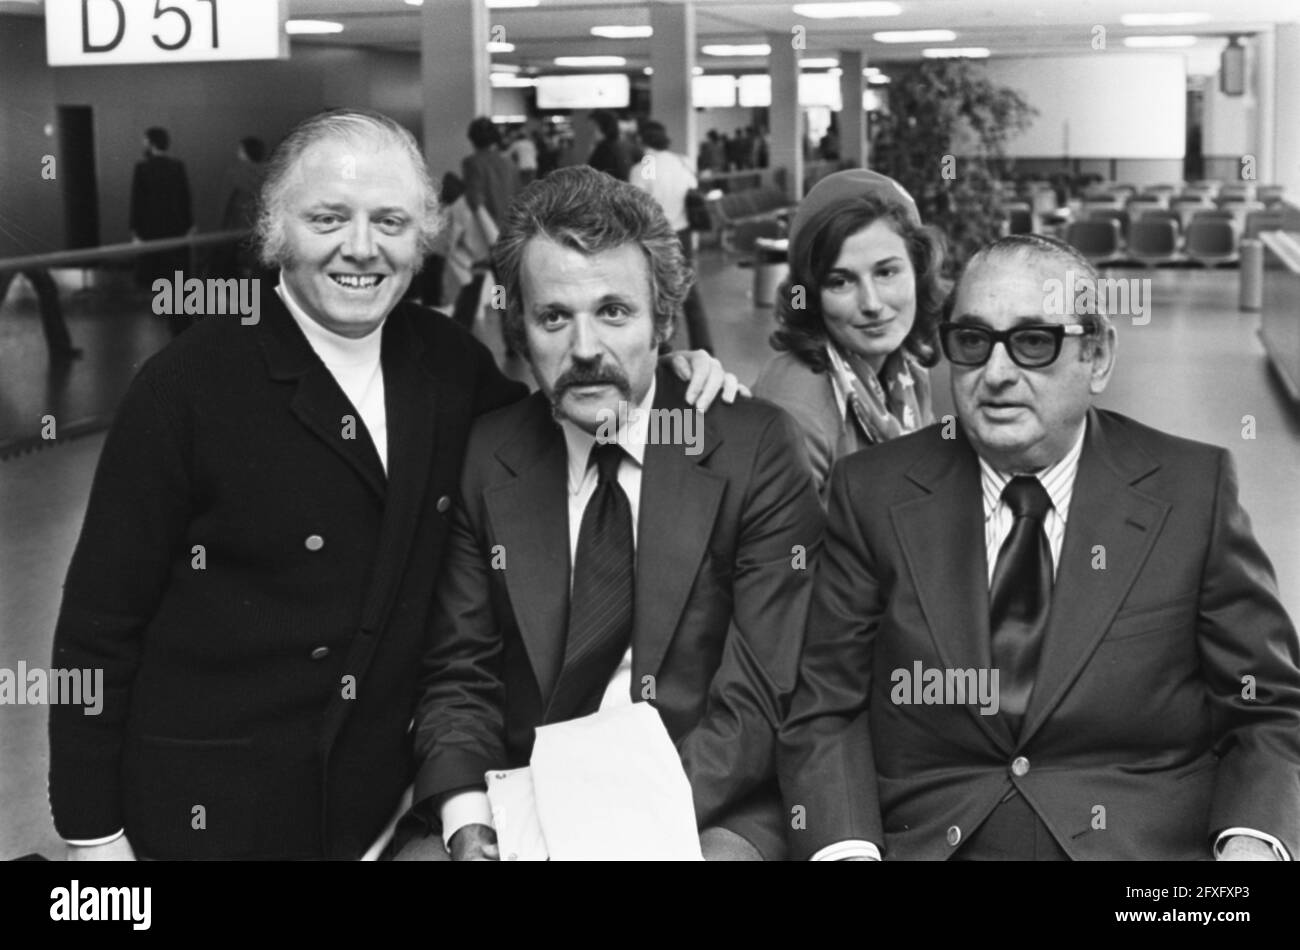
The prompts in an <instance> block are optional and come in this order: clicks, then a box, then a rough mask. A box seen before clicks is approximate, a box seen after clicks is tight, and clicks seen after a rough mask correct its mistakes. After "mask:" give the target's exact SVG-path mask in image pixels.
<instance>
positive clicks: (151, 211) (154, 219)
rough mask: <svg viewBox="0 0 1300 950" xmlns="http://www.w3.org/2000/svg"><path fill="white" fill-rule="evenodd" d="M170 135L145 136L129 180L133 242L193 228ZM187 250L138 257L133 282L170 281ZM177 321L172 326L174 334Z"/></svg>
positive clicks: (155, 131) (158, 131) (184, 265)
mask: <svg viewBox="0 0 1300 950" xmlns="http://www.w3.org/2000/svg"><path fill="white" fill-rule="evenodd" d="M170 147H171V136H170V135H168V134H167V130H166V129H162V128H158V127H157V126H154V127H152V128H149V129H146V130H145V133H144V159H143V161H139V162H136V165H135V173H134V174H133V175H132V178H131V213H130V221H129V224H128V226H129V227H130V230H131V239H132V240H134V241H152V240H157V239H158V238H170V237H180V236H181V235H183V234H185V233H186V232H187V231H189V230H190V228H192V227H193V226H194V212H193V206H192V204H191V202H190V182H189V177H188V176H187V175H186V173H185V164H184V163H183V162H181V161H180V160H179V159H175V158H172V157H171V156H170V155H168V154H167V150H168V149H169V148H170ZM189 260H190V255H189V251H188V250H187V249H186V248H180V249H176V250H170V251H159V252H156V253H152V254H143V255H141V256H140V257H139V258H138V260H137V262H136V280H137V282H138V283H139V284H140V286H142V287H150V286H151V285H152V284H153V282H154V280H156V279H157V278H159V277H165V278H167V279H168V280H171V279H173V276H174V274H175V272H176V271H178V270H179V271H185V270H187V269H188V267H189ZM180 323H181V322H180V321H175V322H173V323H172V324H171V326H172V327H173V330H174V332H180V330H179V329H177V328H178V327H179V326H180Z"/></svg>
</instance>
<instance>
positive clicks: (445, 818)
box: [440, 377, 655, 848]
mask: <svg viewBox="0 0 1300 950" xmlns="http://www.w3.org/2000/svg"><path fill="white" fill-rule="evenodd" d="M654 398H655V383H654V379H653V377H652V378H651V381H650V390H649V391H648V392H647V393H646V395H645V398H644V399H642V400H641V402H639V403H638V404H637V405H636V407H635V408H633V409H631V410H630V411H629V412H628V414H627V415H628V420H627V421H628V425H627V428H626V429H620V430H619V433H618V441H619V445H621V446H622V447H623V461H622V464H620V465H619V467H618V483H619V485H620V486H621V487H622V489H623V493H624V494H625V495H627V500H628V504H629V505H630V506H631V508H632V544H633V547H634V549H635V545H636V539H637V520H638V515H639V513H640V510H641V469H642V466H643V465H644V464H645V446H646V437H647V435H648V433H649V429H650V413H649V411H648V410H649V409H650V407H651V406H653V405H654ZM560 429H561V430H562V431H563V433H564V447H565V450H566V454H567V457H568V479H567V480H566V484H567V487H568V492H567V494H568V505H569V590H570V592H572V590H573V563H574V561H575V560H576V559H577V555H578V532H579V531H580V530H581V528H582V515H583V512H585V511H586V510H587V502H589V501H591V496H592V495H593V494H595V492H596V485H597V483H598V482H599V481H600V473H599V472H598V471H597V470H596V466H594V465H590V464H588V463H589V461H590V459H591V450H592V447H593V446H595V444H596V437H595V436H594V435H592V434H591V433H590V432H587V431H585V430H584V429H581V428H579V427H578V426H576V425H574V424H573V423H572V422H570V421H569V420H568V419H564V420H562V421H561V422H560ZM631 702H632V647H631V645H629V646H628V648H627V651H626V652H625V653H624V654H623V659H622V660H620V661H619V664H618V669H616V670H615V671H614V674H613V676H611V677H610V680H609V685H608V686H606V688H605V695H604V697H603V698H602V699H601V701H600V708H601V709H608V708H610V707H611V706H626V705H630V704H631ZM440 814H441V817H442V840H443V843H444V844H448V843H449V842H450V841H451V836H452V835H454V834H455V833H456V832H457V831H459V830H460V829H461V828H463V827H465V826H466V825H472V824H477V825H491V824H492V809H491V806H490V805H489V804H488V798H487V793H485V792H481V791H478V790H474V791H466V792H458V793H457V794H455V795H452V796H450V797H449V798H448V799H447V800H446V801H445V802H443V804H442V808H441V810H440ZM448 847H449V848H450V844H448Z"/></svg>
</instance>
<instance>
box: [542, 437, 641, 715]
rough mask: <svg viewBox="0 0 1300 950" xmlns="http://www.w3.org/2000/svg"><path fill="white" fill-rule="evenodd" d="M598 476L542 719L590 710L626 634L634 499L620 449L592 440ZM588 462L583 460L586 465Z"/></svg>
mask: <svg viewBox="0 0 1300 950" xmlns="http://www.w3.org/2000/svg"><path fill="white" fill-rule="evenodd" d="M591 460H592V461H594V462H595V463H596V469H597V471H598V473H599V481H598V482H597V484H596V490H595V491H594V492H593V493H592V496H591V499H590V500H589V501H588V502H587V507H586V509H585V510H584V511H583V513H582V526H581V527H580V528H579V530H578V549H577V552H576V554H575V556H574V559H573V593H572V594H571V595H570V598H569V633H568V638H567V639H566V641H565V645H564V666H563V669H562V670H561V673H560V677H559V680H558V681H557V682H556V684H555V692H554V693H553V694H552V697H551V703H550V709H549V711H548V715H547V720H548V721H549V722H561V721H563V720H566V719H575V718H577V717H579V716H585V715H587V714H589V713H593V712H595V711H596V710H597V709H598V708H600V700H601V698H602V697H603V696H604V694H605V688H606V687H607V686H608V685H609V679H610V677H611V676H613V675H614V671H615V670H616V669H618V664H619V661H620V660H622V658H623V654H624V653H626V652H627V646H628V643H629V642H630V641H631V639H632V595H633V587H634V577H635V571H634V567H633V565H634V559H635V557H636V551H635V548H634V547H633V543H632V506H631V505H630V504H629V503H628V500H627V495H626V494H625V493H624V492H623V488H622V486H620V485H619V483H618V467H619V463H620V462H622V460H623V449H622V448H621V447H620V446H618V445H617V444H614V443H607V444H597V445H595V446H593V447H592V450H591ZM590 464H591V463H590V462H588V465H590Z"/></svg>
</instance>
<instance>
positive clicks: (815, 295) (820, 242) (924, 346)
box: [769, 195, 951, 373]
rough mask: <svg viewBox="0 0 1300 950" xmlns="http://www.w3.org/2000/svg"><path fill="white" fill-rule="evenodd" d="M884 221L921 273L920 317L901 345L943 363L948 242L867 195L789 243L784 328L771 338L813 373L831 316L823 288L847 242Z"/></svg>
mask: <svg viewBox="0 0 1300 950" xmlns="http://www.w3.org/2000/svg"><path fill="white" fill-rule="evenodd" d="M882 220H883V221H885V222H886V223H887V224H888V225H889V227H890V229H891V230H893V231H894V232H895V233H896V234H898V236H899V237H901V238H902V239H903V243H904V244H905V245H906V246H907V256H908V258H909V259H910V260H911V262H912V270H913V271H914V272H915V274H916V318H915V319H914V320H913V321H912V329H911V330H910V331H908V334H907V336H906V338H904V340H903V344H902V347H903V349H904V350H906V351H907V352H908V353H910V354H912V356H913V357H915V358H916V360H917V362H919V363H920V364H921V365H922V366H933V365H934V364H935V363H937V362H938V361H939V350H938V347H937V345H936V336H937V331H938V326H939V321H940V320H941V319H942V317H943V313H944V304H945V302H946V301H947V299H948V292H949V290H950V289H951V282H950V281H948V280H947V279H946V278H945V277H944V276H943V261H944V256H945V254H946V252H947V241H946V240H945V239H944V236H943V233H942V232H941V231H939V230H938V229H937V228H933V227H930V226H929V225H918V224H914V223H912V222H911V221H909V220H908V218H907V212H906V211H905V210H904V209H903V208H902V207H901V206H899V205H897V204H893V203H890V202H885V201H881V200H880V199H879V198H877V197H875V196H874V195H862V196H860V197H858V198H854V199H852V200H850V201H845V202H842V203H840V204H836V205H832V206H830V207H828V208H827V209H826V210H825V211H823V212H822V213H821V214H819V215H817V216H816V217H814V218H813V219H812V220H810V221H808V222H807V223H806V224H804V225H803V226H802V227H801V228H800V229H799V232H798V234H797V235H796V239H795V241H794V242H792V243H791V245H790V254H789V257H790V276H789V277H788V278H787V279H786V280H785V281H784V282H783V283H782V284H781V286H780V287H779V288H777V297H776V319H777V323H778V324H780V326H779V327H778V328H777V329H776V331H775V332H774V333H773V334H772V336H771V337H770V339H769V342H770V343H771V345H772V348H773V349H775V350H779V351H781V352H790V353H793V354H794V356H795V357H796V358H797V359H798V360H799V361H800V362H802V363H804V364H805V365H807V366H808V367H809V368H810V369H811V370H812V371H813V372H814V373H824V372H826V369H827V367H828V365H829V360H828V358H827V356H826V341H827V339H828V337H827V332H826V319H825V316H824V315H823V314H822V307H821V287H822V282H823V281H824V280H825V279H826V276H827V275H828V274H829V273H830V272H831V269H832V268H833V267H834V266H835V262H836V260H838V259H839V256H840V250H841V249H842V248H843V247H844V242H845V241H846V240H848V239H849V238H850V237H852V236H853V235H854V234H857V233H858V232H859V231H861V230H863V229H864V228H867V227H870V226H871V225H872V224H873V223H875V222H876V221H882Z"/></svg>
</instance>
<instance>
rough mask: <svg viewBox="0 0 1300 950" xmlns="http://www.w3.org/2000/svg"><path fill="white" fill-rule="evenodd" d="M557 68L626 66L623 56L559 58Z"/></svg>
mask: <svg viewBox="0 0 1300 950" xmlns="http://www.w3.org/2000/svg"><path fill="white" fill-rule="evenodd" d="M555 65H556V66H626V65H627V59H626V58H625V57H623V56H557V57H555Z"/></svg>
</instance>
